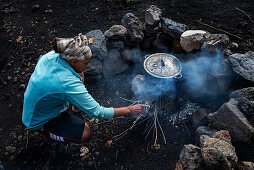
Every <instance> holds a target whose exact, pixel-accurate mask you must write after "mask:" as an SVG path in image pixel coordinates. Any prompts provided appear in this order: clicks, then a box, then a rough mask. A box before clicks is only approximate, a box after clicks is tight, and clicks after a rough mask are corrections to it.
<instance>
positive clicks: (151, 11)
mask: <svg viewBox="0 0 254 170" xmlns="http://www.w3.org/2000/svg"><path fill="white" fill-rule="evenodd" d="M161 13H162V11H161V9H160V8H158V7H156V6H155V5H151V6H150V7H149V8H148V9H147V10H146V12H145V21H146V23H147V24H148V25H152V26H158V25H159V23H160V16H161Z"/></svg>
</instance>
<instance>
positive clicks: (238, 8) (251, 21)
mask: <svg viewBox="0 0 254 170" xmlns="http://www.w3.org/2000/svg"><path fill="white" fill-rule="evenodd" d="M235 9H236V10H238V11H240V12H242V13H244V14H245V15H246V16H247V17H248V18H249V19H250V20H251V22H252V23H254V21H253V20H252V18H251V17H250V15H248V14H247V13H246V12H244V11H243V10H241V9H239V8H237V7H235Z"/></svg>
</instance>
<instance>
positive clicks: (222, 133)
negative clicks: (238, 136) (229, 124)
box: [211, 130, 231, 143]
mask: <svg viewBox="0 0 254 170" xmlns="http://www.w3.org/2000/svg"><path fill="white" fill-rule="evenodd" d="M211 138H217V139H220V140H224V141H226V142H228V143H231V137H230V135H229V132H228V131H226V130H220V131H218V132H215V133H214V134H213V135H212V136H211Z"/></svg>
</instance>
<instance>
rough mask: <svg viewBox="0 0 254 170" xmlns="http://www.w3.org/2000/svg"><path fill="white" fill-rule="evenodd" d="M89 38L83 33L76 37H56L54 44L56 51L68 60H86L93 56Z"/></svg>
mask: <svg viewBox="0 0 254 170" xmlns="http://www.w3.org/2000/svg"><path fill="white" fill-rule="evenodd" d="M88 43H89V40H87V38H86V36H85V35H82V34H81V33H80V34H78V36H75V37H74V38H58V37H56V38H55V39H54V40H53V42H52V44H53V48H54V50H55V52H57V53H59V54H60V55H61V57H63V58H64V59H66V60H69V59H74V58H76V59H78V60H85V59H87V58H89V57H91V55H92V53H91V49H90V48H89V47H88Z"/></svg>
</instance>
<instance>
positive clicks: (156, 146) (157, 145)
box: [151, 143, 161, 150]
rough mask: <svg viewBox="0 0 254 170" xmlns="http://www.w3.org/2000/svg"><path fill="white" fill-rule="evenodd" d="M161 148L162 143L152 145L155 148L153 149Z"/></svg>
mask: <svg viewBox="0 0 254 170" xmlns="http://www.w3.org/2000/svg"><path fill="white" fill-rule="evenodd" d="M160 148H161V145H160V144H158V143H156V144H154V145H151V149H153V150H159V149H160Z"/></svg>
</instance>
